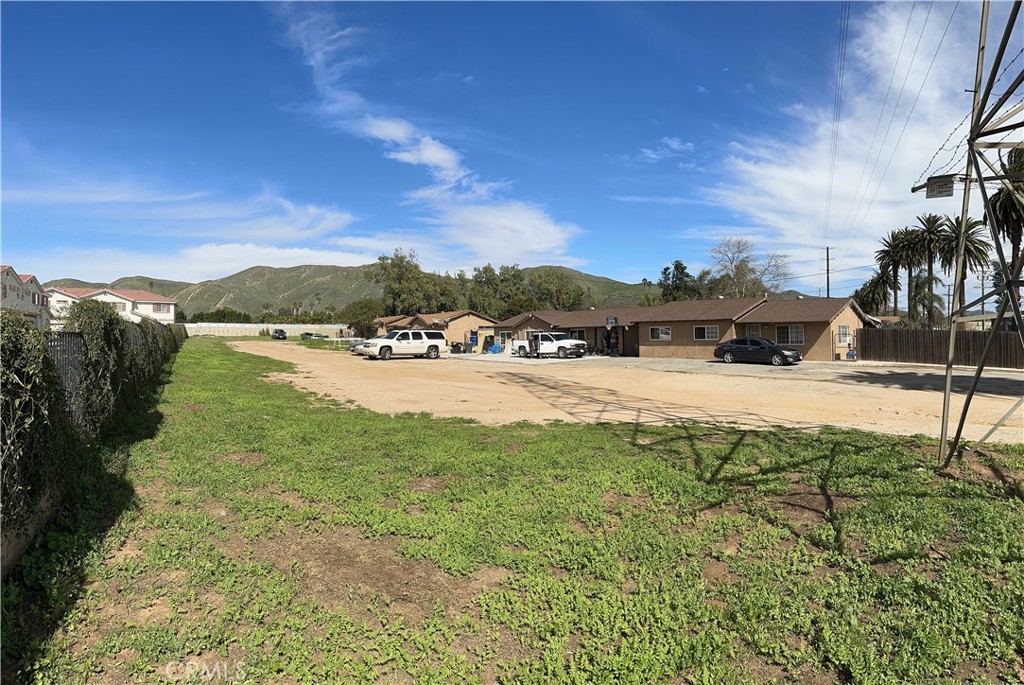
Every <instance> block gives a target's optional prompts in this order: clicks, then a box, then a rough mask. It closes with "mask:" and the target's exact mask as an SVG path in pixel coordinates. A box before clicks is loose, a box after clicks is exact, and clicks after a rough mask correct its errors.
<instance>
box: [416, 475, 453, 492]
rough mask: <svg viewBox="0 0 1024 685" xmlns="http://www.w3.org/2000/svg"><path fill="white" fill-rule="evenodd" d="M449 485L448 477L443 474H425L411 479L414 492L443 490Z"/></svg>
mask: <svg viewBox="0 0 1024 685" xmlns="http://www.w3.org/2000/svg"><path fill="white" fill-rule="evenodd" d="M447 487H448V479H447V478H445V477H443V476H424V477H422V478H414V479H413V480H411V481H409V490H410V491H412V492H443V491H444V489H445V488H447Z"/></svg>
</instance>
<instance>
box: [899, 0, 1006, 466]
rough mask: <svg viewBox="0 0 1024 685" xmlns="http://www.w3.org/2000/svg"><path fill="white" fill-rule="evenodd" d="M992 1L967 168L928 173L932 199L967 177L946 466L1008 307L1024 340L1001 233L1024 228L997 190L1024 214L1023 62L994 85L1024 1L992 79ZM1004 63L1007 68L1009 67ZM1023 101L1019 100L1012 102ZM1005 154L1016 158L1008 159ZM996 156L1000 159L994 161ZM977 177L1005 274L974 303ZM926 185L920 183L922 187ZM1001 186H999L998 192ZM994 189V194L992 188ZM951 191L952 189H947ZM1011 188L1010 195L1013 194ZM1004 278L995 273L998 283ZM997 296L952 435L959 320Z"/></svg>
mask: <svg viewBox="0 0 1024 685" xmlns="http://www.w3.org/2000/svg"><path fill="white" fill-rule="evenodd" d="M988 19H989V2H988V0H985V2H984V3H983V4H982V9H981V29H980V32H979V37H978V61H977V69H976V71H975V79H974V91H973V92H974V103H973V106H972V110H971V117H970V119H971V127H970V131H969V133H968V135H967V143H968V149H967V170H966V172H965V174H964V175H963V176H962V177H934V178H930V179H928V181H929V182H928V183H927V184H925V185H927V186H928V191H929V192H928V195H929V197H936V196H947V197H948V196H949V195H952V187H953V183H954V182H955V181H960V180H962V181H963V183H964V198H963V209H962V211H961V212H960V221H961V225H960V240H959V243H958V245H957V259H956V277H955V281H954V283H955V284H956V286H955V287H954V288H953V305H952V308H953V314H952V317H951V318H950V326H949V349H948V356H947V361H946V387H945V393H944V394H943V398H942V437H941V441H940V444H939V455H938V456H939V463H940V465H941V466H942V467H943V468H945V467H947V466H949V464H950V462H951V461H952V460H953V457H954V456H956V455H957V454H958V453H960V452H961V451H962V449H963V448H962V447H961V445H960V441H961V438H962V437H963V429H964V424H965V423H966V420H967V414H968V412H969V411H970V408H971V399H972V398H973V397H974V394H975V392H976V391H977V388H978V382H979V381H980V380H981V375H982V372H983V371H984V369H985V364H986V362H987V359H988V354H989V351H990V349H991V348H992V342H993V340H994V339H995V337H996V335H997V334H998V333H999V332H1000V330H1001V328H1002V325H1001V324H1003V323H1004V322H1005V321H1006V316H1007V311H1008V310H1009V311H1010V313H1011V315H1012V320H1013V322H1014V324H1015V326H1013V327H1014V328H1015V329H1016V334H1017V336H1018V337H1019V339H1020V343H1021V345H1022V346H1024V320H1022V317H1021V305H1020V298H1019V293H1020V288H1021V286H1022V285H1024V281H1022V280H1021V266H1022V264H1024V256H1022V255H1021V254H1017V255H1010V256H1009V259H1008V258H1007V255H1006V254H1005V252H1004V250H1003V247H1002V237H1003V236H1006V235H1009V234H1010V232H1012V231H1013V230H1017V231H1019V230H1020V227H1019V226H1017V227H1016V229H1014V228H1013V227H1012V226H1009V225H1004V223H1003V222H1012V221H1014V219H1013V218H1012V216H1009V217H1008V216H1007V214H1008V213H1007V212H1003V211H993V210H994V205H993V201H992V200H993V196H994V195H995V194H996V192H1000V193H1002V194H1003V195H1002V197H1001V200H1002V201H1004V202H1005V201H1007V200H1010V201H1015V202H1017V203H1018V211H1017V213H1016V216H1017V217H1018V219H1017V221H1019V217H1020V216H1021V213H1022V212H1024V172H1022V170H1021V168H1020V166H1019V165H1014V164H1012V161H1013V159H1014V157H1015V156H1024V137H1022V135H1024V116H1022V113H1024V98H1022V97H1020V95H1021V93H1022V92H1024V87H1022V83H1024V67H1020V66H1018V68H1017V70H1016V71H1015V72H1010V73H1009V74H1007V76H1009V77H1010V79H1011V80H1010V83H1009V85H1007V86H1006V87H1005V88H1004V89H1003V92H1001V93H995V92H994V91H993V86H994V85H995V83H996V82H997V81H998V80H1000V78H1001V76H1002V75H1003V74H1002V72H1003V71H1004V70H1005V69H1009V67H1010V66H1012V64H1013V61H1014V60H1016V58H1017V57H1019V54H1018V55H1017V57H1013V58H1012V59H1010V60H1008V61H1007V59H1006V58H1007V55H1006V50H1007V47H1008V46H1009V47H1014V48H1015V47H1016V46H1017V45H1018V44H1019V43H1020V37H1021V35H1022V32H1024V27H1022V23H1024V22H1022V19H1021V0H1016V1H1015V2H1014V3H1013V5H1012V7H1011V8H1010V12H1009V16H1008V17H1007V20H1006V26H1005V28H1004V29H1003V33H1002V39H1001V40H1000V42H999V46H998V48H997V49H996V52H995V55H994V57H993V59H992V62H991V67H990V70H989V72H988V75H987V78H985V74H984V71H985V68H984V64H985V48H986V41H987V36H988ZM1004 62H1006V66H1005V67H1004ZM983 81H984V82H983ZM1011 102H1016V104H1008V103H1011ZM1004 152H1006V153H1007V156H1008V157H1009V159H1010V162H1007V161H1006V159H1005V158H1004ZM993 158H994V159H993ZM975 179H977V185H978V189H979V191H980V192H981V198H982V201H983V202H984V205H985V216H986V218H987V223H988V228H989V231H990V237H991V239H992V244H993V245H994V246H995V251H996V255H997V261H998V271H999V272H1000V274H1001V275H1002V283H1001V284H999V285H998V286H997V287H996V286H993V289H992V290H989V291H985V284H984V283H982V295H981V297H979V298H977V299H975V300H974V301H972V302H968V303H964V302H961V301H960V298H961V292H962V288H961V285H962V284H963V281H964V278H965V274H964V271H965V269H964V243H965V238H966V234H967V231H966V226H967V221H968V207H969V204H970V194H971V193H970V191H971V184H972V181H974V180H975ZM921 187H924V186H920V187H918V188H915V189H914V190H919V189H920V188H921ZM993 189H994V190H993ZM990 190H991V192H990ZM933 191H934V194H933ZM947 191H948V192H947ZM1007 194H1008V195H1007ZM998 280H999V279H994V281H993V283H995V282H998ZM993 299H995V300H998V304H997V306H996V307H995V310H996V318H995V324H994V325H993V326H992V327H991V329H990V330H989V334H988V337H987V338H986V340H985V346H984V349H983V351H982V353H981V358H980V359H979V361H978V364H977V368H976V369H975V372H974V380H973V382H972V383H971V386H970V388H969V389H968V391H967V394H966V396H965V398H964V404H963V408H962V410H961V413H960V420H959V422H958V423H957V426H956V430H955V431H954V433H953V437H952V438H950V437H949V428H950V400H951V397H952V386H953V359H954V350H955V343H956V333H957V321H958V320H959V319H960V318H962V317H964V316H966V313H967V311H968V310H969V309H970V308H972V307H975V306H977V305H978V304H981V305H982V307H984V304H985V303H986V302H988V301H989V300H993ZM1021 406H1024V396H1022V397H1019V398H1018V399H1017V401H1016V402H1015V403H1014V405H1013V406H1012V407H1010V409H1009V410H1008V411H1007V412H1006V413H1005V414H1004V415H1003V416H1002V418H1000V419H999V420H998V421H997V422H996V423H995V425H993V426H992V428H991V430H989V431H988V432H987V433H986V434H985V435H984V436H983V437H982V438H981V439H980V440H978V441H977V442H975V444H974V449H978V448H979V447H980V446H981V445H982V444H983V443H984V442H985V441H986V440H988V438H989V437H991V436H992V434H993V433H995V431H996V430H997V429H999V428H1000V427H1001V426H1002V425H1003V424H1005V423H1006V422H1007V421H1008V420H1009V419H1010V418H1011V417H1013V416H1014V414H1015V413H1016V412H1017V410H1018V409H1020V408H1021Z"/></svg>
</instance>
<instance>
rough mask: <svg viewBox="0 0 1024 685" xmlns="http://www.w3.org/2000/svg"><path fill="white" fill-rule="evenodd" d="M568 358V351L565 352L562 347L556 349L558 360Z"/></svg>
mask: <svg viewBox="0 0 1024 685" xmlns="http://www.w3.org/2000/svg"><path fill="white" fill-rule="evenodd" d="M568 356H569V351H568V350H566V349H565V348H564V347H559V348H558V358H559V359H565V358H566V357H568Z"/></svg>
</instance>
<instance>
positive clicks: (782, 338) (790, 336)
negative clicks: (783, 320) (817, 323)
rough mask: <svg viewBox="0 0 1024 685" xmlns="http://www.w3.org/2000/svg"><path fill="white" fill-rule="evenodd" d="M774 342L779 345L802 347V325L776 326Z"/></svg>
mask: <svg viewBox="0 0 1024 685" xmlns="http://www.w3.org/2000/svg"><path fill="white" fill-rule="evenodd" d="M775 340H776V342H778V343H779V344H780V345H803V344H804V325H803V324H802V323H791V324H788V325H786V326H776V327H775Z"/></svg>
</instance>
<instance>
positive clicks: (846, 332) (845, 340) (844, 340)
mask: <svg viewBox="0 0 1024 685" xmlns="http://www.w3.org/2000/svg"><path fill="white" fill-rule="evenodd" d="M851 342H853V336H851V335H850V326H849V325H848V324H845V323H841V324H839V344H840V345H849V344H850V343H851Z"/></svg>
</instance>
